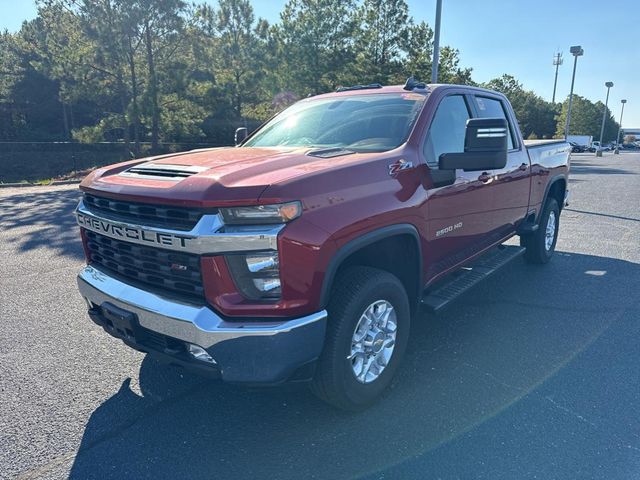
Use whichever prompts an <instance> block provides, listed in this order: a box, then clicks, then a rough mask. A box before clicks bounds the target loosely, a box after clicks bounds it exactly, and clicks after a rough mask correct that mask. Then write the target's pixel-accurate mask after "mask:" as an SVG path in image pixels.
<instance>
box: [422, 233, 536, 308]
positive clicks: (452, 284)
mask: <svg viewBox="0 0 640 480" xmlns="http://www.w3.org/2000/svg"><path fill="white" fill-rule="evenodd" d="M524 250H525V249H524V248H523V247H516V246H512V245H509V246H507V245H500V246H499V247H497V248H494V249H492V250H490V251H489V252H487V253H485V254H484V255H482V256H481V257H480V258H478V259H477V260H475V261H474V262H473V263H471V264H469V265H468V266H466V267H463V268H462V269H461V270H460V271H458V272H456V273H454V274H452V278H451V280H448V281H446V280H445V283H444V284H442V285H439V286H437V287H436V288H435V289H434V290H433V291H431V292H428V293H427V294H425V295H424V296H423V297H422V300H421V303H422V305H423V306H424V307H425V308H426V309H427V310H430V311H431V312H434V313H438V312H439V311H440V310H442V309H443V308H444V307H445V306H447V305H448V304H449V303H450V302H452V301H453V300H455V299H456V298H458V297H459V296H461V295H462V294H463V293H465V292H466V291H468V290H469V289H471V288H472V287H473V286H475V285H477V284H478V283H480V282H481V281H482V280H484V279H485V278H487V277H489V276H491V275H492V274H493V273H494V272H496V271H498V270H499V269H500V268H501V267H503V266H505V265H506V264H507V263H509V262H510V261H511V260H513V259H514V258H516V257H519V256H520V255H522V254H523V253H524Z"/></svg>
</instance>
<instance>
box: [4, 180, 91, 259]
mask: <svg viewBox="0 0 640 480" xmlns="http://www.w3.org/2000/svg"><path fill="white" fill-rule="evenodd" d="M25 190H30V189H28V188H26V189H25ZM0 193H1V191H0ZM79 200H80V192H79V190H78V189H77V188H73V189H65V190H59V189H55V190H51V191H42V190H39V191H38V192H25V193H22V192H21V193H17V194H13V195H9V196H3V197H0V229H2V230H4V232H5V237H4V239H5V240H6V241H10V242H16V243H17V244H18V245H19V250H20V251H21V252H26V251H30V250H35V249H38V248H46V249H50V250H52V251H54V252H55V253H56V254H58V255H63V256H68V257H74V258H83V257H84V255H83V252H82V243H81V241H80V234H79V231H78V227H77V226H76V220H75V217H74V216H73V210H74V209H75V207H76V205H77V204H78V201H79Z"/></svg>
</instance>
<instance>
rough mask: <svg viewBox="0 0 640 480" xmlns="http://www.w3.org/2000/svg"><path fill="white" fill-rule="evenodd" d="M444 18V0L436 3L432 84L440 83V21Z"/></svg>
mask: <svg viewBox="0 0 640 480" xmlns="http://www.w3.org/2000/svg"><path fill="white" fill-rule="evenodd" d="M441 17H442V0H437V1H436V31H435V34H434V36H433V65H432V67H431V83H438V64H439V63H440V19H441Z"/></svg>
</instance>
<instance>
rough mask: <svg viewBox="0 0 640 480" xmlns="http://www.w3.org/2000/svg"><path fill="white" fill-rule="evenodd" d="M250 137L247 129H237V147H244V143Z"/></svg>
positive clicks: (235, 137)
mask: <svg viewBox="0 0 640 480" xmlns="http://www.w3.org/2000/svg"><path fill="white" fill-rule="evenodd" d="M248 136H249V131H248V130H247V127H239V128H236V134H235V135H234V140H235V142H236V147H239V146H240V145H242V142H244V141H245V140H246V138H247V137H248Z"/></svg>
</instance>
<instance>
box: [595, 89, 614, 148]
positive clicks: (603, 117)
mask: <svg viewBox="0 0 640 480" xmlns="http://www.w3.org/2000/svg"><path fill="white" fill-rule="evenodd" d="M604 86H605V87H607V99H606V100H605V101H604V111H603V112H602V126H601V127H600V148H599V149H597V150H596V157H601V156H602V137H603V135H604V122H605V120H606V119H607V105H609V90H611V87H613V82H606V83H605V84H604Z"/></svg>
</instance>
